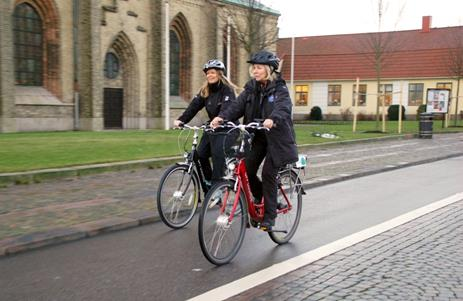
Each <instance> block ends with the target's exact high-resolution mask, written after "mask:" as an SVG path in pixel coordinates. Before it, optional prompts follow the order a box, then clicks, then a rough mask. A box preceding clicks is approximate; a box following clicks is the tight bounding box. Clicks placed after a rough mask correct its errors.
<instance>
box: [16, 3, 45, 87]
mask: <svg viewBox="0 0 463 301" xmlns="http://www.w3.org/2000/svg"><path fill="white" fill-rule="evenodd" d="M13 19H14V20H13V30H14V60H15V61H14V66H15V79H16V84H17V85H22V86H42V85H43V27H42V19H41V18H40V16H39V14H38V13H37V11H36V10H35V9H34V8H33V7H32V6H31V5H29V4H27V3H22V4H19V5H18V6H16V8H15V10H14V13H13Z"/></svg>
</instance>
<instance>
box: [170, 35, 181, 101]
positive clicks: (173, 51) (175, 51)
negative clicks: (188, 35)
mask: <svg viewBox="0 0 463 301" xmlns="http://www.w3.org/2000/svg"><path fill="white" fill-rule="evenodd" d="M169 39H170V56H169V57H170V67H169V69H170V95H180V40H179V38H178V36H177V33H176V32H175V31H173V30H171V31H170V37H169Z"/></svg>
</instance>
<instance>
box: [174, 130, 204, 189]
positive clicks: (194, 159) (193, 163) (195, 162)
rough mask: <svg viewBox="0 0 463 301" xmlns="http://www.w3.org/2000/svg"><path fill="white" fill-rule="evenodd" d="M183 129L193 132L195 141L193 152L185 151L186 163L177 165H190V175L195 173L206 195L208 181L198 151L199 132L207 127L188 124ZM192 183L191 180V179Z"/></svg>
mask: <svg viewBox="0 0 463 301" xmlns="http://www.w3.org/2000/svg"><path fill="white" fill-rule="evenodd" d="M183 127H186V128H188V129H190V130H193V141H192V143H191V151H185V153H184V155H183V157H184V158H185V161H184V162H181V163H177V164H186V165H188V173H193V175H194V176H196V177H197V178H198V180H199V183H200V185H201V189H202V190H203V192H204V193H206V192H207V189H208V187H207V185H206V179H205V176H204V172H203V169H202V166H201V162H200V161H199V157H198V151H197V146H198V144H199V142H198V140H199V131H200V130H201V129H205V128H206V127H205V126H200V127H197V126H189V125H187V124H184V125H183ZM190 181H191V178H190ZM189 184H190V183H188V185H187V187H188V186H189Z"/></svg>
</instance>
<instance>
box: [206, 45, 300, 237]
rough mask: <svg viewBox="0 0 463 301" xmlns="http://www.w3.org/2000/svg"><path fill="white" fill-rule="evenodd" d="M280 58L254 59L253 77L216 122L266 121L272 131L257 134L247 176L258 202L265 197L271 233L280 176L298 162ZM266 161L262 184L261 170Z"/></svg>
mask: <svg viewBox="0 0 463 301" xmlns="http://www.w3.org/2000/svg"><path fill="white" fill-rule="evenodd" d="M279 62H280V60H279V58H278V57H276V56H275V55H274V54H273V53H271V52H268V51H265V50H263V51H259V52H257V53H255V54H253V55H252V56H251V59H250V60H249V61H248V63H250V64H252V65H251V67H250V69H249V73H250V75H251V76H252V77H253V79H251V80H250V81H249V82H248V83H247V84H246V85H245V87H244V91H243V92H242V93H241V94H240V95H239V96H238V98H237V100H236V101H235V102H233V103H232V104H231V105H230V106H229V107H228V108H227V109H226V110H224V111H222V112H221V113H220V114H219V115H218V116H217V117H215V118H214V119H213V120H212V122H211V126H212V127H218V126H219V124H220V123H222V122H223V121H224V120H236V119H238V118H240V117H243V116H244V120H243V122H244V124H247V123H250V122H253V121H255V120H256V119H259V120H263V126H264V127H266V128H268V129H270V130H269V131H265V133H264V131H255V132H254V134H255V136H254V139H253V141H252V147H251V151H250V152H249V154H248V155H247V156H246V166H247V174H248V177H249V182H250V186H251V190H252V194H253V196H254V197H255V199H256V200H257V201H260V200H261V199H262V197H263V198H264V208H265V212H264V219H263V221H262V223H261V224H260V227H261V229H262V230H266V231H268V230H271V229H272V226H274V225H275V218H276V216H277V205H278V202H277V189H278V186H277V175H278V171H279V170H280V168H281V167H283V166H284V165H286V164H290V163H293V162H296V161H297V160H298V155H297V148H296V139H295V133H294V129H293V122H292V116H291V110H292V103H291V98H290V96H289V93H288V89H287V87H286V83H285V81H284V80H283V79H282V77H281V76H280V74H279V73H278V67H279ZM264 159H265V163H264V166H263V169H262V181H260V180H259V178H258V177H257V170H258V169H259V166H260V164H261V163H262V161H263V160H264Z"/></svg>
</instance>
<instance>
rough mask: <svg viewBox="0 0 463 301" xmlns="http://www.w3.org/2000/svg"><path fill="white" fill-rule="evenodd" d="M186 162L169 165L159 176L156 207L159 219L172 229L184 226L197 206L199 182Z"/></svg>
mask: <svg viewBox="0 0 463 301" xmlns="http://www.w3.org/2000/svg"><path fill="white" fill-rule="evenodd" d="M188 170H189V166H188V165H187V164H180V165H173V166H171V167H169V168H168V169H167V170H166V171H165V172H164V175H163V176H162V178H161V181H160V183H159V188H158V193H157V207H158V211H159V216H160V217H161V220H162V221H163V222H164V224H166V225H167V226H169V227H171V228H173V229H180V228H182V227H184V226H186V225H187V224H188V223H189V222H190V221H191V219H192V218H193V216H194V214H195V212H196V208H197V207H198V198H199V183H198V179H197V177H196V176H195V174H194V173H193V170H192V169H191V170H190V172H188Z"/></svg>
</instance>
